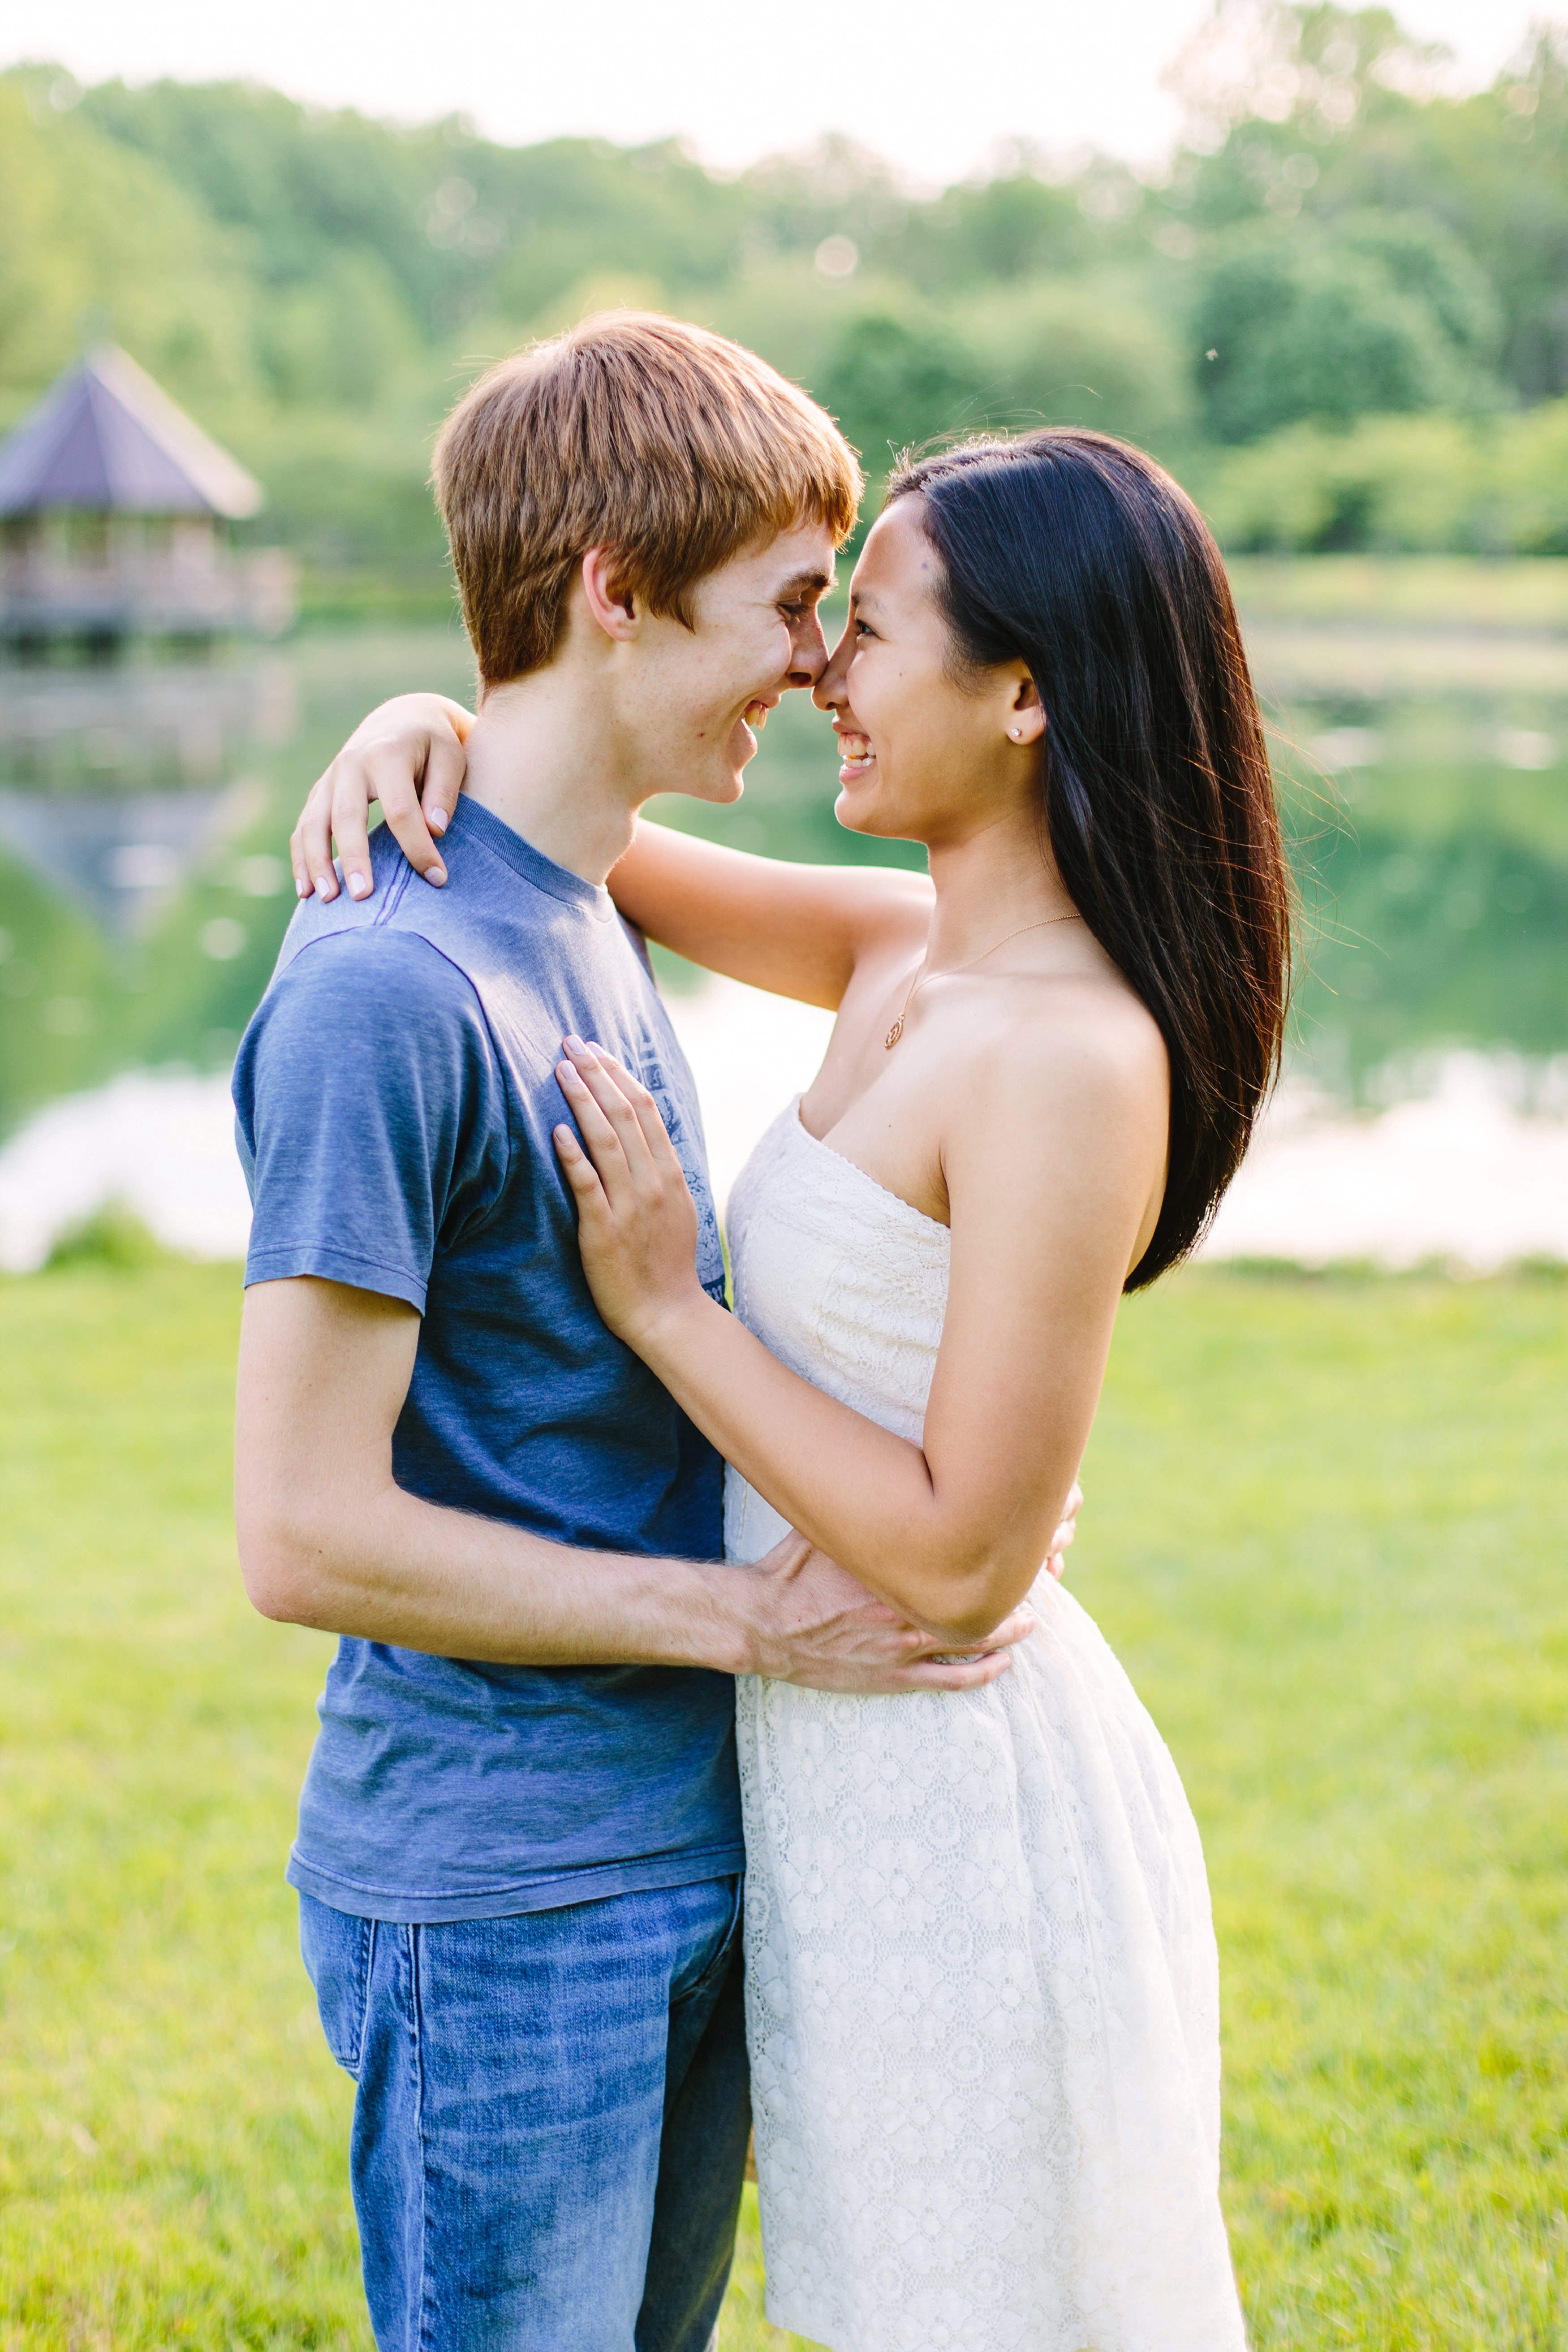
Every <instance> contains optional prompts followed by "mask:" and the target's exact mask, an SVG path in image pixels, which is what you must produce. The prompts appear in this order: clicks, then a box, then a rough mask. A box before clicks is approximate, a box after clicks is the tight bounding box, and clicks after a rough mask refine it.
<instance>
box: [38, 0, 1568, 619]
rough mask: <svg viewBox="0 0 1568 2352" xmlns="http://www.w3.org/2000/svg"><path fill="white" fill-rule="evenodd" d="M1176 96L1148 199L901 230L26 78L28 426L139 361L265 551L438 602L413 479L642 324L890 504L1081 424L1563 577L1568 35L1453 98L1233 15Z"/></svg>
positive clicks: (986, 195)
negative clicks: (454, 432)
mask: <svg viewBox="0 0 1568 2352" xmlns="http://www.w3.org/2000/svg"><path fill="white" fill-rule="evenodd" d="M1238 59H1239V62H1238ZM1184 82H1185V87H1186V94H1187V97H1188V100H1189V104H1190V108H1191V123H1190V129H1189V132H1188V136H1187V139H1186V143H1185V144H1184V146H1183V147H1182V148H1181V149H1180V150H1179V152H1177V153H1176V156H1175V157H1174V158H1173V160H1172V163H1171V166H1170V169H1169V171H1168V172H1167V173H1164V174H1162V175H1158V176H1157V177H1151V178H1150V179H1148V180H1147V181H1145V180H1143V179H1140V178H1139V177H1138V176H1137V175H1135V174H1134V173H1133V172H1132V171H1131V170H1129V169H1128V168H1127V167H1126V166H1124V165H1123V164H1120V163H1115V162H1113V160H1111V159H1107V158H1104V157H1099V158H1095V159H1092V161H1091V162H1090V163H1087V164H1085V165H1084V166H1082V169H1080V170H1078V171H1076V172H1074V173H1071V174H1069V175H1065V176H1063V175H1061V174H1055V173H1052V172H1051V170H1050V169H1049V168H1048V167H1047V165H1046V163H1044V162H1043V161H1042V159H1041V158H1040V156H1039V155H1038V154H1035V153H1033V152H1030V151H1029V150H1028V149H1027V148H1021V147H1020V148H1019V150H1017V151H1016V152H1014V153H1012V154H1011V155H1009V156H1007V157H1005V158H1003V159H1001V161H1000V162H999V163H998V170H997V173H996V174H995V176H993V177H992V178H991V179H989V180H988V181H987V182H985V183H983V184H966V185H964V186H961V187H956V188H950V189H948V190H947V191H946V192H945V193H944V194H941V195H939V196H937V197H935V198H932V199H920V200H916V199H915V198H913V197H912V196H911V195H910V194H909V193H908V192H907V191H906V190H905V189H904V188H902V187H901V186H900V185H899V184H898V183H897V182H896V180H895V178H894V174H893V173H891V172H890V171H889V169H888V168H887V166H885V165H884V164H883V163H881V162H879V160H878V159H877V158H876V157H875V156H874V155H871V154H868V153H867V152H865V151H863V150H862V149H861V148H859V147H857V146H855V145H854V144H853V143H852V142H849V141H847V140H843V139H834V140H829V141H826V142H823V143H822V144H821V147H820V148H819V149H818V150H816V151H815V152H812V153H811V154H809V155H806V156H797V157H792V158H782V159H780V158H775V159H772V160H771V161H769V162H768V163H762V164H759V165H758V166H757V167H756V168H755V169H754V170H752V171H750V172H747V173H743V174H741V175H740V176H739V177H738V178H727V179H719V178H716V177H713V176H711V175H710V174H708V173H706V172H705V171H703V170H702V169H701V168H700V167H699V166H698V165H697V164H696V163H694V162H693V161H692V159H691V158H690V156H689V155H687V154H686V153H685V152H684V151H683V150H682V149H681V147H680V146H679V145H677V144H675V143H674V142H664V143H662V144H658V145H655V146H652V147H647V148H643V149H639V150H634V151H622V150H617V149H614V148H612V147H610V146H608V145H606V144H604V143H603V142H595V141H591V140H581V139H577V140H557V141H551V142H547V143H545V144H542V145H540V146H537V147H531V148H517V149H508V148H503V147H499V146H496V145H493V144H491V143H489V142H486V141H484V140H481V139H478V138H476V136H475V135H474V134H473V132H472V131H471V128H470V127H469V126H467V125H466V124H465V123H464V122H462V121H444V122H438V123H433V124H430V125H428V126H425V127H424V128H423V129H419V130H415V131H404V130H399V129H396V128H394V127H392V126H391V125H388V124H384V123H379V122H374V121H368V120H367V119H365V118H364V117H362V116H360V115H357V114H354V113H351V112H340V113H328V112H322V111H319V110H311V109H308V108H305V107H301V106H298V105H297V104H295V103H294V102H293V101H292V100H288V99H286V98H284V97H282V96H281V95H279V94H278V93H277V92H275V91H269V90H265V89H256V88H253V87H250V86H247V85H240V84H222V85H211V86H206V87H200V88H196V87H187V86H183V85H180V84H176V83H172V82H163V83H160V84H157V85H154V86H153V87H152V88H150V89H126V88H125V87H124V86H123V85H121V84H120V83H109V84H105V85H104V86H102V87H101V88H99V89H91V90H88V91H85V92H83V91H80V90H78V89H76V87H75V86H74V84H72V83H71V82H70V80H69V78H68V77H67V76H63V75H61V74H59V73H58V72H57V71H54V70H52V69H49V68H26V69H24V70H19V71H17V72H13V73H10V74H5V75H0V425H4V424H5V423H6V422H8V421H9V419H10V418H11V417H12V416H14V415H16V413H17V412H18V411H19V410H20V408H21V407H22V406H24V405H25V404H26V402H27V401H28V400H29V399H30V398H31V397H32V396H33V395H34V394H36V393H37V391H39V390H41V389H42V387H43V386H44V384H46V383H47V382H48V380H49V379H50V377H51V376H52V375H53V374H54V373H57V370H58V369H59V368H60V367H62V366H63V365H64V364H65V363H66V362H67V361H68V359H69V358H70V357H71V355H72V353H73V352H74V350H75V349H76V348H77V347H78V344H79V343H80V342H82V341H89V340H91V339H92V338H93V337H94V336H96V335H100V334H106V333H107V334H112V335H113V336H114V337H115V338H116V339H117V340H119V341H122V342H124V343H125V344H126V345H127V346H128V348H129V349H131V351H132V352H134V353H135V355H136V356H137V357H138V358H139V359H140V360H141V362H142V363H143V364H144V365H145V366H147V367H148V368H150V369H151V370H152V373H153V374H155V375H156V376H158V377H159V378H160V379H161V380H162V381H163V382H165V383H167V384H168V385H169V388H170V390H171V391H172V393H173V394H175V396H176V397H177V398H179V399H181V400H183V401H184V402H185V403H186V404H188V405H190V406H191V407H192V409H193V412H194V413H195V414H196V415H198V416H200V417H201V418H202V420H203V421H204V423H205V424H207V425H209V426H210V427H211V429H212V430H213V431H214V432H216V433H217V434H219V435H220V436H221V437H223V438H225V440H227V441H228V442H229V443H230V444H231V446H233V447H234V448H235V451H236V454H238V455H239V456H240V457H243V458H244V459H245V460H246V463H247V464H249V465H251V466H252V467H254V468H255V470H256V471H257V472H258V473H259V474H260V476H261V478H263V479H264V481H265V482H266V483H267V488H268V490H269V492H270V494H271V505H270V509H269V511H268V515H267V518H266V520H264V522H263V524H262V526H261V528H262V529H263V530H269V531H277V530H283V531H284V532H286V533H287V536H288V538H289V539H290V540H291V541H293V542H294V543H295V544H296V545H298V547H299V548H300V549H301V551H303V552H304V553H305V554H306V555H307V557H308V559H310V560H311V561H312V562H314V563H316V564H318V565H319V566H321V567H324V568H327V569H330V570H332V571H334V572H343V571H345V570H348V571H350V572H351V571H354V570H356V569H357V570H359V571H361V572H366V573H368V572H370V571H371V570H373V571H375V572H377V573H382V572H387V571H388V570H389V569H390V571H392V572H394V573H395V572H397V571H398V570H399V569H400V566H401V568H402V571H403V572H405V574H406V577H407V579H408V581H409V582H410V583H418V582H420V581H423V582H426V583H431V585H432V589H433V592H434V593H438V594H439V593H443V591H442V590H441V588H440V585H439V583H440V580H441V571H440V562H439V558H440V542H439V534H438V533H437V532H436V530H435V529H434V522H433V520H432V519H431V510H430V505H429V498H428V492H427V490H426V488H425V473H426V467H427V464H428V451H429V445H430V440H431V436H432V435H433V433H434V428H435V426H436V425H437V423H438V421H439V418H440V416H441V415H442V413H443V411H444V409H445V407H446V406H447V405H448V404H449V403H450V401H451V399H452V398H453V396H454V394H455V392H456V391H457V390H459V389H460V388H461V385H462V384H463V383H464V382H465V381H466V379H467V376H468V375H469V374H471V373H472V372H473V369H474V368H475V367H476V365H478V364H480V363H482V362H484V361H486V360H487V359H490V358H494V357H496V356H497V355H498V354H499V353H501V352H506V351H507V350H510V349H513V348H515V347H516V346H517V344H518V343H520V342H522V341H526V340H527V338H528V336H529V335H530V334H534V333H538V332H541V331H550V330H552V329H554V328H555V327H558V326H559V325H561V324H563V323H565V322H567V321H569V320H573V319H576V318H578V317H580V316H582V315H584V313H585V312H586V311H588V310H593V309H595V308H600V307H603V306H604V305H605V304H606V303H607V302H610V303H613V302H618V301H632V302H641V303H647V304H652V305H654V306H661V307H665V308H668V309H670V310H677V311H679V312H681V313H683V314H684V315H685V316H687V317H692V318H695V319H698V320H703V321H705V322H706V323H708V324H710V325H713V326H716V327H718V328H720V329H722V330H724V331H727V332H730V333H734V334H737V335H739V336H740V337H741V338H742V339H743V340H745V341H749V342H752V343H754V344H755V345H756V347H757V348H758V350H760V351H762V352H764V353H765V354H766V355H767V356H768V358H769V359H771V360H773V361H774V362H775V363H776V364H778V365H779V366H780V367H782V368H783V369H784V370H785V372H786V373H789V374H791V375H793V376H796V377H797V378H799V379H800V381H801V382H803V383H806V384H807V385H808V386H809V387H810V389H811V390H812V391H813V392H815V393H816V394H818V395H819V396H821V398H823V399H824V400H825V401H826V402H827V403H828V404H829V405H830V406H831V408H832V409H833V410H834V412H835V413H836V414H837V415H840V417H841V419H842V421H843V423H844V425H845V428H846V430H847V431H848V432H849V434H850V436H851V437H852V439H853V440H854V441H855V442H856V444H857V445H858V446H860V448H861V449H862V453H863V455H864V457H865V459H866V463H867V467H868V471H869V472H870V474H871V475H872V476H873V479H874V478H879V477H880V476H882V475H883V473H885V470H886V467H887V465H888V463H889V461H890V458H891V457H892V455H893V453H894V451H896V450H897V449H899V448H901V447H904V446H912V445H913V446H919V445H921V444H923V443H925V442H926V441H927V440H928V439H930V438H932V437H933V436H939V435H943V434H946V433H951V432H954V431H963V430H967V429H972V428H974V427H977V426H983V425H1004V426H1018V425H1028V424H1030V423H1035V422H1040V421H1051V422H1071V423H1082V424H1090V425H1099V426H1102V427H1103V428H1104V429H1107V430H1109V431H1112V432H1116V433H1122V434H1124V435H1126V436H1129V437H1131V438H1132V439H1134V440H1136V441H1139V442H1140V443H1142V444H1144V445H1145V446H1148V447H1150V448H1152V449H1153V450H1154V451H1155V454H1156V455H1157V456H1159V457H1162V458H1164V459H1165V460H1166V462H1167V463H1169V464H1171V465H1173V466H1174V467H1176V470H1177V471H1178V472H1180V473H1181V474H1182V475H1183V476H1184V478H1186V479H1188V480H1190V481H1191V482H1192V483H1193V484H1194V487H1195V488H1197V490H1198V491H1199V492H1200V494H1201V495H1202V496H1204V497H1205V498H1206V499H1207V501H1208V502H1209V504H1210V505H1211V507H1212V509H1213V511H1214V513H1215V515H1216V517H1217V519H1218V520H1221V521H1223V523H1224V525H1225V527H1226V528H1227V530H1230V531H1231V532H1233V533H1239V534H1240V540H1239V543H1240V541H1245V543H1247V544H1249V545H1275V544H1278V545H1300V546H1313V545H1359V544H1385V543H1386V544H1396V545H1411V546H1414V545H1427V544H1439V543H1440V544H1453V545H1465V546H1477V547H1484V546H1491V545H1497V546H1505V545H1506V546H1524V545H1533V544H1550V545H1552V546H1556V545H1558V544H1560V543H1561V541H1560V537H1558V536H1553V534H1555V533H1559V532H1560V528H1561V526H1560V523H1559V522H1558V521H1557V520H1552V518H1553V517H1556V516H1557V514H1558V506H1557V503H1556V501H1557V499H1558V492H1557V490H1556V488H1554V487H1552V485H1554V484H1555V483H1556V482H1557V479H1558V470H1557V469H1558V465H1559V460H1558V457H1557V455H1556V454H1555V453H1556V452H1557V450H1558V447H1559V440H1558V438H1557V437H1556V428H1555V427H1554V426H1552V425H1550V424H1549V422H1548V421H1547V419H1548V414H1549V412H1550V413H1553V414H1554V413H1555V412H1554V411H1552V404H1553V403H1554V402H1555V401H1556V400H1558V399H1559V398H1562V397H1563V396H1568V290H1565V289H1568V31H1563V32H1552V31H1550V30H1548V31H1542V32H1541V33H1540V34H1538V35H1537V36H1536V37H1534V39H1533V40H1532V42H1531V46H1530V47H1529V49H1528V52H1527V53H1526V54H1524V55H1521V58H1519V59H1518V60H1517V61H1516V62H1515V65H1514V66H1513V67H1512V68H1511V69H1510V70H1509V71H1508V72H1507V73H1505V74H1504V75H1502V76H1501V77H1500V79H1499V80H1498V82H1497V84H1496V86H1495V87H1494V88H1493V89H1490V90H1487V91H1484V92H1481V93H1479V94H1478V95H1476V96H1473V97H1469V98H1463V99H1456V98H1454V97H1452V96H1449V95H1448V94H1446V93H1445V89H1444V86H1443V84H1442V81H1441V78H1440V76H1439V75H1438V74H1437V66H1436V61H1435V58H1434V55H1433V52H1432V51H1431V50H1430V49H1429V48H1427V47H1424V46H1423V45H1422V44H1420V43H1419V42H1416V41H1414V40H1412V39H1410V38H1409V37H1407V36H1406V34H1404V33H1403V32H1402V30H1401V28H1400V26H1399V25H1398V23H1397V21H1396V18H1395V17H1394V16H1392V15H1391V14H1390V13H1389V11H1388V10H1387V9H1385V8H1378V7H1371V8H1360V9H1347V8H1344V7H1341V6H1338V5H1332V0H1300V5H1294V0H1292V4H1291V5H1282V0H1275V5H1270V0H1232V5H1229V6H1228V7H1226V8H1224V9H1222V10H1221V12H1220V13H1219V15H1218V17H1217V18H1216V19H1214V20H1213V21H1212V23H1211V25H1210V26H1209V28H1208V29H1207V31H1206V32H1205V33H1204V34H1203V35H1202V36H1201V37H1199V39H1198V40H1197V43H1196V44H1195V45H1194V47H1193V49H1192V51H1191V53H1190V54H1189V56H1188V58H1187V59H1186V64H1185V67H1184ZM1209 354H1213V356H1212V357H1210V356H1209ZM1542 403H1544V404H1547V406H1546V409H1545V410H1542V408H1541V406H1540V404H1542ZM1537 416H1539V417H1540V418H1541V420H1542V421H1541V422H1540V423H1539V424H1536V423H1532V422H1531V419H1532V418H1535V417H1537ZM1380 420H1384V421H1380ZM1400 420H1405V421H1406V422H1401V421H1400ZM1416 420H1425V421H1424V422H1422V423H1421V424H1420V429H1419V430H1418V431H1416V429H1415V424H1416ZM1417 450H1419V451H1425V452H1426V453H1427V457H1428V459H1429V462H1430V467H1431V469H1432V471H1431V474H1430V478H1429V479H1428V480H1427V483H1426V486H1425V487H1423V484H1422V480H1421V478H1420V476H1419V472H1418V469H1416V467H1415V461H1414V458H1413V456H1412V452H1415V451H1417ZM1531 466H1537V467H1544V468H1545V469H1546V470H1545V472H1544V473H1543V474H1542V475H1541V477H1540V478H1539V480H1538V481H1536V483H1535V488H1534V491H1533V492H1531V493H1527V492H1526V490H1525V488H1523V487H1521V486H1522V485H1523V483H1524V482H1525V479H1526V477H1527V475H1528V469H1529V467H1531ZM1521 468H1524V469H1525V471H1524V472H1523V473H1521V470H1520V469H1521ZM1531 496H1534V497H1535V499H1536V504H1537V506H1538V508H1539V509H1540V512H1539V513H1538V514H1537V515H1536V516H1535V517H1534V518H1533V519H1532V517H1531V513H1530V511H1529V509H1530V504H1531ZM1542 518H1545V519H1544V520H1543V519H1542Z"/></svg>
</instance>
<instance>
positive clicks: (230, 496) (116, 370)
mask: <svg viewBox="0 0 1568 2352" xmlns="http://www.w3.org/2000/svg"><path fill="white" fill-rule="evenodd" d="M261 503H262V488H261V485H260V483H259V482H257V481H256V480H254V479H253V478H252V477H251V476H250V475H249V474H247V473H246V470H245V468H244V467H243V466H240V465H236V464H235V460H234V458H232V457H230V456H229V454H228V452H227V450H225V449H220V448H219V446H218V445H217V443H216V442H215V441H214V440H211V439H209V437H208V436H207V435H206V434H204V432H203V431H202V428H201V426H200V425H197V424H194V423H193V421H192V419H191V418H190V417H188V416H187V415H185V412H184V410H183V408H177V407H176V406H175V404H174V403H173V402H172V400H171V399H170V397H169V395H168V394H167V393H166V392H162V391H161V390H160V389H159V387H158V385H157V384H155V383H153V381H152V377H151V376H150V375H148V374H147V373H145V372H144V371H143V370H142V369H141V368H139V367H138V366H137V364H136V362H135V361H134V360H133V359H131V357H130V356H129V354H128V353H126V352H122V351H120V350H118V349H117V348H116V346H115V345H114V344H112V343H103V344H100V345H99V348H98V349H97V350H96V351H92V352H88V353H87V355H86V357H85V358H83V359H81V360H78V362H77V363H76V365H75V366H74V367H72V368H68V370H67V371H66V373H65V374H64V375H62V376H61V377H59V379H58V380H57V382H56V383H54V384H53V385H51V387H50V389H49V390H48V391H47V393H46V394H44V397H43V399H42V400H41V401H39V403H38V404H37V407H36V408H34V409H33V410H32V411H31V412H30V414H29V415H26V416H25V417H24V418H23V419H22V422H21V423H20V425H17V427H16V431H15V432H14V433H13V434H11V436H9V438H8V439H7V440H6V441H5V442H4V443H3V444H0V515H28V514H37V513H39V512H40V511H41V510H42V509H45V508H47V507H56V508H58V507H68V508H77V509H86V510H88V511H89V512H90V513H94V514H105V513H112V514H137V515H176V514H216V515H225V516H228V517H230V518H231V519H233V520H238V519H239V518H240V517H241V516H243V515H251V514H254V513H255V512H256V509H257V508H258V507H259V506H260V505H261Z"/></svg>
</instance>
